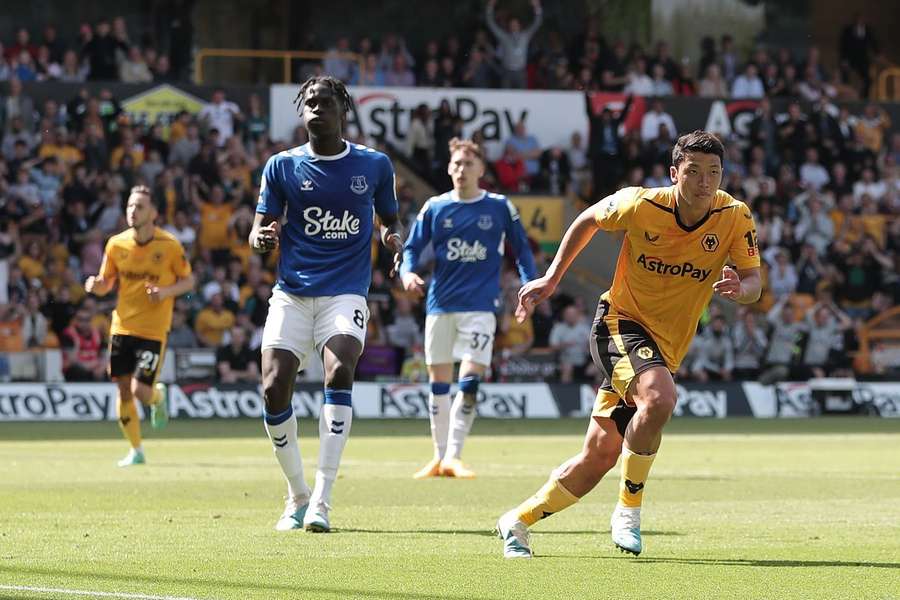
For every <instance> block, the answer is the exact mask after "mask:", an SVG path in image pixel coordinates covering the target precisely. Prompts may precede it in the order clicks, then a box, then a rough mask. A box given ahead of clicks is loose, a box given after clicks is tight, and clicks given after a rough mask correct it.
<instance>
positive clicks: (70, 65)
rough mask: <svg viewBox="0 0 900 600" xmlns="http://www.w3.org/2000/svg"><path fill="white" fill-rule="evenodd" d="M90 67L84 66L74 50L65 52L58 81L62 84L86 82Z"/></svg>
mask: <svg viewBox="0 0 900 600" xmlns="http://www.w3.org/2000/svg"><path fill="white" fill-rule="evenodd" d="M89 70H90V67H89V66H88V65H86V64H84V63H83V62H82V61H81V60H80V59H79V58H78V54H77V53H76V52H75V51H74V50H66V53H65V54H64V55H63V60H62V72H61V73H60V74H59V80H60V81H61V82H63V83H83V82H84V81H85V80H87V76H88V71H89Z"/></svg>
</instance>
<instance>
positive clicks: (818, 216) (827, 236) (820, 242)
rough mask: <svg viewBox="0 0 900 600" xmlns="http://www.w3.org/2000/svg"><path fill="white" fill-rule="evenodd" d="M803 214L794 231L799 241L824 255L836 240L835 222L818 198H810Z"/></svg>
mask: <svg viewBox="0 0 900 600" xmlns="http://www.w3.org/2000/svg"><path fill="white" fill-rule="evenodd" d="M801 212H802V216H801V217H800V221H799V222H798V223H797V226H796V229H795V231H794V235H795V237H796V239H797V241H799V242H801V243H807V244H810V245H812V246H813V247H814V248H815V249H816V252H817V253H819V254H824V252H825V250H826V249H827V248H828V246H829V245H830V244H831V241H832V240H833V239H834V221H832V220H831V217H830V216H829V215H828V214H826V212H825V211H824V210H823V208H822V201H821V200H820V199H819V198H818V196H813V197H811V198H809V200H808V201H807V203H806V206H805V207H804V210H802V211H801Z"/></svg>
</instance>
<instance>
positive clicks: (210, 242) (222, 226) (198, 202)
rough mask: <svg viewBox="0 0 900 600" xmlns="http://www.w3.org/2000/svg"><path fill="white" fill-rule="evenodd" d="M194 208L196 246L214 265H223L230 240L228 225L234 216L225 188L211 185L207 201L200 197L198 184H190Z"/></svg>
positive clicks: (232, 206)
mask: <svg viewBox="0 0 900 600" xmlns="http://www.w3.org/2000/svg"><path fill="white" fill-rule="evenodd" d="M192 186H193V188H194V189H193V192H192V197H193V201H194V207H195V208H196V209H197V212H198V213H199V214H200V234H199V236H198V245H199V247H200V250H201V251H202V252H204V253H205V254H207V255H208V256H209V257H210V260H211V261H212V262H213V263H215V264H224V263H225V262H226V261H227V259H228V250H229V248H230V247H231V239H230V238H229V235H228V224H229V222H230V221H231V217H232V216H234V205H233V203H232V202H231V201H230V200H228V199H226V197H225V188H223V187H222V186H221V185H218V184H217V185H213V186H212V188H211V189H210V190H209V199H208V200H204V199H203V198H202V196H201V195H200V190H199V183H198V182H196V181H195V182H194V183H193V184H192Z"/></svg>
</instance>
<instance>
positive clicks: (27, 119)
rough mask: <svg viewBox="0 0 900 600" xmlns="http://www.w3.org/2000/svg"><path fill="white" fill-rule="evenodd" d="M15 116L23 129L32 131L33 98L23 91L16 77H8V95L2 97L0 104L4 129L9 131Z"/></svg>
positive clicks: (0, 117) (33, 123)
mask: <svg viewBox="0 0 900 600" xmlns="http://www.w3.org/2000/svg"><path fill="white" fill-rule="evenodd" d="M17 117H18V118H19V119H20V121H19V123H20V125H21V127H22V129H23V130H25V131H27V132H32V131H34V125H35V122H34V100H32V99H31V96H28V95H26V94H25V93H24V92H23V90H22V82H21V81H20V80H19V78H18V77H10V79H9V95H7V96H6V97H5V98H3V99H2V105H0V119H5V120H6V121H5V122H6V131H10V129H11V127H12V124H13V122H14V120H15V119H16V118H17Z"/></svg>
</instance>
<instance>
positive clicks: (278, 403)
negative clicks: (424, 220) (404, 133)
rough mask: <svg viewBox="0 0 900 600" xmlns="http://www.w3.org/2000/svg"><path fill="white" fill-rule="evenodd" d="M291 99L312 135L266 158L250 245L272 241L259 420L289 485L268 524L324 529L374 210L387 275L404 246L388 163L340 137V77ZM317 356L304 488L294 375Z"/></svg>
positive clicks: (315, 83) (366, 280)
mask: <svg viewBox="0 0 900 600" xmlns="http://www.w3.org/2000/svg"><path fill="white" fill-rule="evenodd" d="M295 102H296V103H297V104H298V110H299V112H300V116H301V117H302V119H303V122H304V125H305V127H306V129H307V131H308V132H309V140H310V141H309V143H308V144H305V145H303V146H299V147H296V148H293V149H291V150H287V151H284V152H280V153H279V154H276V155H274V156H272V157H271V158H269V160H268V162H267V163H266V166H265V168H264V170H263V176H262V181H261V183H260V193H259V202H258V204H257V206H256V218H255V219H254V222H253V228H252V230H251V232H250V245H251V246H252V247H253V249H254V250H255V251H257V252H260V253H263V252H269V251H271V250H274V249H275V248H280V256H279V260H278V278H277V283H276V285H275V288H274V290H273V292H272V297H271V299H270V300H269V314H268V316H267V318H266V324H265V328H264V329H263V340H262V387H263V396H264V399H265V427H266V432H267V433H268V434H269V439H270V440H271V441H272V445H273V447H274V451H275V456H276V458H277V459H278V464H279V465H280V466H281V470H282V471H283V472H284V476H285V479H287V483H288V497H287V502H286V504H285V509H284V513H283V514H282V516H281V518H280V519H279V520H278V522H277V524H276V525H275V528H276V529H278V530H279V531H286V530H291V529H300V528H305V529H306V530H307V531H313V532H327V531H329V530H330V529H331V525H330V522H329V510H330V505H331V490H332V486H333V485H334V480H335V478H336V477H337V471H338V466H339V465H340V461H341V454H342V453H343V450H344V445H345V444H346V442H347V437H348V435H349V433H350V422H351V419H352V418H353V409H352V405H351V392H352V388H353V374H354V371H355V369H356V363H357V360H359V356H360V354H362V350H363V344H364V343H365V339H366V323H367V321H368V318H369V312H368V310H367V304H366V295H367V294H368V289H369V284H370V282H371V279H372V265H371V258H370V248H371V247H370V241H371V239H372V234H373V228H374V219H373V212H374V213H375V214H377V215H378V217H379V218H380V220H381V241H382V243H383V244H384V246H385V247H386V248H388V249H390V250H391V251H393V253H394V265H395V266H394V271H396V269H397V268H398V267H399V263H400V253H401V252H402V248H403V244H402V240H401V233H400V226H399V222H398V219H397V209H398V207H397V197H396V192H395V189H394V187H395V186H394V167H393V165H392V164H391V161H390V159H389V158H388V157H387V156H386V155H384V154H382V153H381V152H378V151H376V150H374V149H372V148H367V147H366V146H362V145H358V144H352V143H350V142H347V141H346V140H344V138H343V134H342V131H343V125H344V121H345V117H346V114H347V112H348V110H350V107H351V99H350V95H349V94H348V93H347V89H346V87H345V86H344V84H343V83H341V82H340V81H339V80H337V79H334V78H332V77H327V76H323V77H313V78H310V79H309V80H307V81H306V83H304V84H303V86H302V87H301V88H300V92H299V93H298V94H297V98H296V99H295ZM393 275H394V273H393V272H392V273H391V276H393ZM313 353H316V354H318V355H319V356H320V357H322V361H323V363H324V366H325V400H324V403H323V405H322V409H321V412H320V413H319V463H318V469H317V471H316V480H315V486H314V488H313V490H312V491H310V489H309V487H308V486H307V484H306V482H305V480H304V477H303V463H302V462H301V459H300V449H299V447H298V445H297V419H296V417H295V416H294V412H293V408H292V405H291V400H292V397H293V392H294V381H295V380H296V377H297V372H298V370H300V369H302V368H303V367H304V365H305V363H306V361H307V360H308V359H309V358H310V356H311V355H312V354H313Z"/></svg>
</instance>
